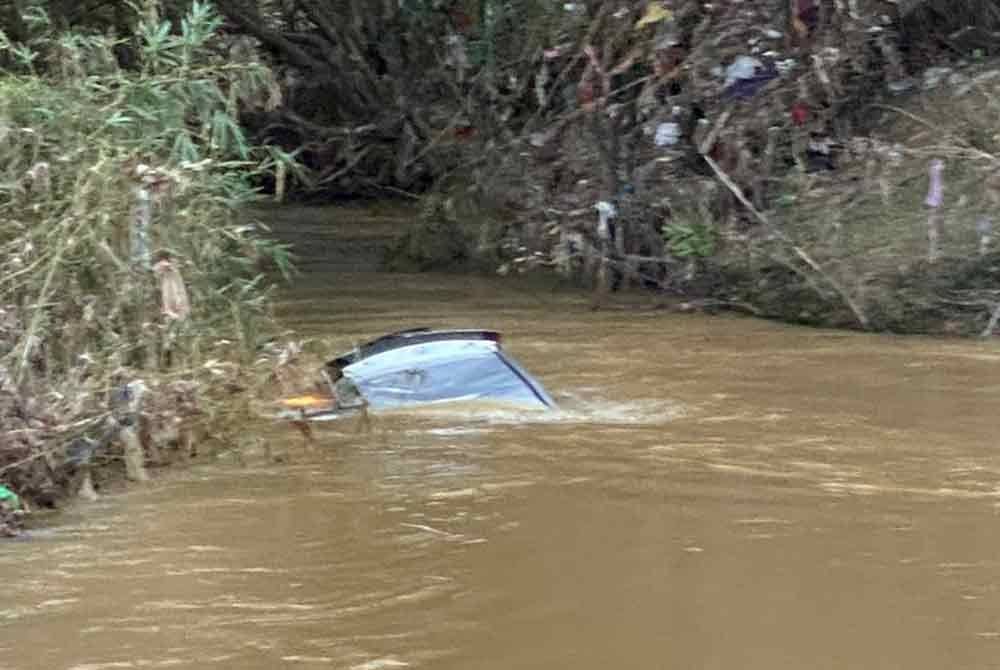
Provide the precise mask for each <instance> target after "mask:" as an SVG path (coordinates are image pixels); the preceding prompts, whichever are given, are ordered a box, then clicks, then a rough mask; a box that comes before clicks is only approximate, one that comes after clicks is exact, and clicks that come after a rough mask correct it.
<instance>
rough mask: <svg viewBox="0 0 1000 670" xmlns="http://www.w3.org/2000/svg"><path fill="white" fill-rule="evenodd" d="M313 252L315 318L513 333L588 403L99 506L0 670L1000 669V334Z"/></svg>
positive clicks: (482, 414)
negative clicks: (698, 302) (542, 285)
mask: <svg viewBox="0 0 1000 670" xmlns="http://www.w3.org/2000/svg"><path fill="white" fill-rule="evenodd" d="M345 225H346V224H345ZM307 266H308V267H309V271H308V272H307V273H306V274H305V275H304V276H303V277H302V278H301V279H300V281H299V282H298V283H297V284H296V285H295V286H294V287H293V288H291V289H289V290H288V291H287V292H286V294H285V296H284V298H283V302H282V307H281V316H282V318H283V319H284V320H285V321H286V323H287V324H288V325H289V326H290V327H294V328H297V329H299V330H300V331H301V332H303V333H306V334H311V335H315V336H323V337H327V338H329V342H330V347H331V349H336V348H338V347H341V346H348V345H350V344H351V343H353V342H354V341H356V340H357V339H359V338H363V337H367V336H370V335H373V334H378V333H381V332H384V331H386V330H390V329H396V328H399V327H404V326H411V325H419V324H431V325H444V326H485V327H492V328H497V329H499V330H501V331H503V332H504V333H506V334H507V346H508V348H509V350H510V351H511V352H513V353H514V355H515V356H516V357H517V358H519V359H520V360H521V362H523V363H524V364H525V366H526V367H528V369H530V370H531V371H532V372H534V373H535V374H536V375H537V376H538V377H539V378H540V379H541V380H542V381H543V382H544V383H545V385H546V386H547V387H548V389H549V390H550V392H552V394H553V395H554V396H555V397H556V398H557V400H558V401H559V403H560V405H561V408H562V409H561V411H560V412H558V413H555V414H553V415H538V414H530V413H519V412H516V411H510V410H503V409H501V408H491V407H456V408H452V409H440V408H439V409H436V410H435V411H433V412H416V413H411V414H403V413H400V414H392V415H383V416H378V417H375V419H374V421H373V424H374V425H373V428H372V431H371V432H370V433H358V432H357V431H356V426H355V425H353V424H349V423H348V424H339V423H338V424H326V425H324V426H323V427H322V428H321V430H320V433H319V444H318V445H317V447H316V448H315V449H314V450H313V451H311V452H307V451H305V450H304V449H303V447H302V443H301V440H300V438H298V437H297V436H296V435H294V434H292V433H291V432H287V433H286V432H285V431H283V430H271V429H267V430H265V432H264V435H265V437H266V439H268V440H271V441H273V442H275V443H280V442H282V441H285V444H281V445H279V446H282V447H283V448H285V449H286V450H287V451H288V453H289V455H290V460H289V461H288V462H286V463H271V462H268V461H267V460H265V459H264V458H262V457H258V458H251V459H249V461H248V463H247V465H245V466H238V465H235V464H232V463H230V462H227V461H225V460H223V461H221V462H218V463H211V464H201V465H198V466H196V467H194V468H192V469H190V470H185V471H174V472H170V473H167V474H165V475H161V476H160V477H159V478H158V479H157V480H156V481H154V482H153V483H151V484H149V485H146V486H141V487H135V488H134V489H131V490H129V491H128V492H126V493H124V494H120V495H114V496H109V497H105V498H103V499H102V500H101V501H100V502H98V503H96V504H93V505H90V506H87V507H82V508H80V509H78V510H75V511H72V512H69V513H67V514H66V515H65V516H64V518H63V520H62V521H63V522H62V523H61V524H60V525H58V526H57V527H55V528H53V529H51V530H49V531H46V532H45V533H41V534H38V535H36V536H35V537H33V538H31V539H30V540H28V541H23V542H12V543H7V544H4V545H2V546H0V575H2V578H3V583H4V588H3V590H2V595H0V668H3V669H5V670H30V669H35V668H37V669H40V670H41V669H46V670H51V669H62V668H65V669H74V670H104V669H118V668H199V669H201V668H250V669H257V668H259V669H262V670H263V669H270V668H323V667H329V668H347V669H358V670H375V669H379V668H403V667H414V668H435V669H438V668H441V669H450V668H455V669H458V668H461V669H470V668H482V669H497V670H501V669H503V670H510V669H513V668H546V669H548V668H578V669H584V668H594V669H595V670H596V669H600V670H607V669H608V668H699V669H700V668H706V669H708V668H720V669H722V668H726V669H728V668H741V669H750V668H753V669H757V668H759V669H762V670H785V669H800V668H808V669H810V670H817V669H825V668H830V669H834V668H836V669H843V668H879V669H882V668H905V669H907V670H920V669H924V668H926V669H932V668H933V669H935V670H938V669H940V668H995V667H998V664H1000V592H998V583H1000V517H998V503H1000V452H998V444H997V430H996V429H997V418H996V417H997V409H996V408H997V403H998V399H1000V382H998V379H1000V375H998V372H1000V349H998V348H997V346H996V345H994V344H992V343H982V342H972V341H941V340H935V339H921V338H893V337H882V336H869V335H861V334H845V333H838V332H828V331H816V330H806V329H801V328H794V327H787V326H781V325H777V324H772V323H765V322H761V321H755V320H751V319H744V318H735V317H733V318H730V317H715V318H710V317H703V316H689V315H668V314H665V313H663V312H657V311H649V310H646V311H643V310H634V311H628V312H620V311H608V312H596V313H595V312H593V311H591V310H590V309H589V302H588V300H587V299H586V297H584V296H578V295H572V294H565V293H559V292H544V291H543V292H535V293H529V292H527V291H525V290H522V289H521V288H518V287H517V286H512V285H510V284H506V283H504V282H502V281H497V280H493V279H486V278H470V277H458V276H443V275H419V276H418V275H407V276H403V275H386V274H375V273H369V272H357V271H355V270H356V269H357V268H353V269H352V268H351V267H347V268H345V267H335V269H334V271H323V270H322V269H321V266H320V265H318V264H316V263H312V264H307ZM248 429H250V428H249V427H248ZM262 430H263V429H262Z"/></svg>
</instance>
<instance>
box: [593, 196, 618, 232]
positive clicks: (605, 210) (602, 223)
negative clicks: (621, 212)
mask: <svg viewBox="0 0 1000 670" xmlns="http://www.w3.org/2000/svg"><path fill="white" fill-rule="evenodd" d="M594 209H596V210H597V236H598V237H600V238H601V239H607V238H608V237H609V236H610V234H611V227H610V225H609V223H610V221H611V219H613V218H615V217H616V216H618V208H617V207H615V206H614V205H613V204H612V203H610V202H608V201H607V200H601V201H599V202H598V203H597V204H596V205H594Z"/></svg>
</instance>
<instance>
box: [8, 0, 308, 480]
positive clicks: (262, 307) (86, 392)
mask: <svg viewBox="0 0 1000 670" xmlns="http://www.w3.org/2000/svg"><path fill="white" fill-rule="evenodd" d="M220 24H221V19H220V18H219V16H218V15H217V14H216V13H215V12H214V11H213V10H212V9H211V7H210V6H209V5H208V4H205V3H201V2H195V3H192V4H191V6H190V9H189V12H188V13H187V15H186V16H185V17H184V18H183V20H182V22H181V25H180V30H178V31H174V30H171V27H170V25H169V24H168V23H166V22H161V21H158V20H156V18H155V16H150V15H148V14H147V15H145V16H143V17H141V18H139V19H138V20H137V23H136V24H135V27H134V31H135V33H134V35H135V36H134V39H131V40H124V39H119V38H115V37H109V36H107V35H105V34H99V33H95V32H90V31H86V30H80V31H76V32H65V31H63V30H60V28H59V26H57V25H53V24H52V23H51V22H50V20H49V17H48V16H47V15H46V14H45V13H44V12H42V11H41V9H40V8H38V7H34V8H32V10H31V11H30V12H26V14H25V25H24V28H25V30H27V31H29V32H28V34H27V35H25V36H23V37H24V41H22V42H19V43H13V42H11V41H10V40H9V39H6V38H2V39H3V41H2V42H0V47H2V50H3V54H4V55H5V56H6V57H7V58H8V62H9V63H10V66H9V68H8V70H7V72H6V73H4V74H3V75H2V76H0V218H2V220H3V222H4V223H3V226H0V361H2V365H0V478H2V480H3V481H4V482H6V483H8V484H9V485H11V487H12V488H13V489H14V490H17V491H18V492H20V493H21V494H22V495H24V496H25V497H27V498H28V499H29V500H37V499H52V498H53V497H58V496H59V495H61V493H62V487H65V486H67V485H68V483H69V479H72V477H71V476H70V475H71V474H72V472H71V470H72V468H66V467H64V466H63V464H64V462H65V460H66V452H65V451H64V448H65V447H66V445H68V444H70V443H71V442H73V441H74V440H77V442H76V444H77V445H79V444H80V443H79V441H78V440H80V439H98V438H99V436H100V435H102V434H105V433H106V432H107V428H108V424H107V421H108V411H109V409H114V407H113V403H112V404H109V398H112V397H113V396H114V395H115V393H117V392H118V389H120V388H121V385H122V384H124V383H127V382H131V381H135V380H142V382H143V384H144V385H145V386H146V387H147V388H148V389H150V390H151V392H152V393H151V394H150V397H151V398H153V399H154V400H152V401H151V403H152V404H151V405H150V406H149V407H148V408H144V409H143V416H144V421H147V422H149V423H150V424H151V425H153V424H157V423H170V422H171V421H172V417H175V416H178V415H180V414H182V413H183V412H185V411H186V412H187V413H188V414H194V413H199V414H202V415H208V414H211V413H212V412H213V410H212V406H213V404H212V402H211V398H213V397H217V396H220V395H223V394H224V392H223V390H222V388H221V387H222V385H231V384H233V383H234V382H236V381H237V379H238V378H240V377H242V376H245V375H244V373H243V372H242V371H243V370H245V369H250V366H251V364H253V363H254V361H255V357H256V356H257V355H258V354H257V352H258V351H259V348H260V346H261V344H262V343H263V341H264V338H266V337H267V336H268V326H267V325H266V323H267V320H268V318H267V317H268V312H269V309H268V287H267V282H266V281H265V280H264V278H263V275H262V273H261V267H262V265H263V264H264V263H265V262H269V263H275V264H277V266H278V267H279V268H280V269H281V270H282V271H285V272H288V271H289V265H288V254H287V251H286V250H285V249H284V248H282V247H280V246H277V245H275V244H273V243H272V242H269V241H268V240H267V239H266V238H264V237H262V236H261V235H259V232H260V231H259V230H258V228H257V227H256V226H255V225H254V224H253V222H252V221H247V220H243V218H242V215H241V214H240V208H241V207H243V206H244V205H246V204H247V203H250V202H252V201H253V200H255V199H256V198H257V197H258V195H257V191H256V189H255V188H254V186H253V184H254V183H255V181H256V180H257V179H259V178H260V177H261V176H262V175H266V174H270V173H273V172H274V171H275V168H276V167H277V166H278V163H279V162H281V161H284V160H286V158H287V157H286V156H284V155H283V154H280V153H277V152H272V151H264V150H261V149H260V148H257V147H254V146H252V145H251V144H250V143H249V142H248V141H247V139H246V137H245V135H244V133H243V131H242V129H241V128H240V124H239V118H238V114H239V109H240V108H241V107H243V106H247V105H252V104H254V101H256V100H266V99H267V97H268V94H269V90H270V89H272V88H273V79H272V78H271V75H270V73H269V71H268V70H267V69H266V68H265V67H264V66H263V65H262V64H261V63H260V62H259V61H257V60H256V59H253V58H251V59H248V60H245V61H239V60H234V59H233V58H231V57H229V56H227V55H226V54H225V52H224V51H222V50H220V47H222V46H224V43H223V42H221V41H220V37H219V35H218V29H219V27H220ZM127 43H129V44H132V45H134V48H135V52H134V54H133V56H134V62H133V63H132V66H131V67H128V68H124V67H122V66H121V65H120V64H119V61H118V58H117V57H116V53H118V51H119V50H120V49H121V48H122V47H123V46H126V44H127ZM181 395H183V396H184V397H185V398H186V399H187V401H186V402H187V405H185V407H181V406H180V405H181V404H182V403H173V402H171V401H170V400H169V399H170V398H174V397H180V396H181ZM153 405H155V407H154V406H153ZM106 456H107V454H100V457H102V458H103V457H106ZM67 478H69V479H67Z"/></svg>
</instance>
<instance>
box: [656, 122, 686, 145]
mask: <svg viewBox="0 0 1000 670" xmlns="http://www.w3.org/2000/svg"><path fill="white" fill-rule="evenodd" d="M680 139H681V127H680V125H678V124H677V123H674V122H673V121H668V122H667V123H661V124H660V125H658V126H657V127H656V136H655V137H654V138H653V142H655V143H656V146H658V147H672V146H674V145H675V144H677V143H678V142H679V141H680Z"/></svg>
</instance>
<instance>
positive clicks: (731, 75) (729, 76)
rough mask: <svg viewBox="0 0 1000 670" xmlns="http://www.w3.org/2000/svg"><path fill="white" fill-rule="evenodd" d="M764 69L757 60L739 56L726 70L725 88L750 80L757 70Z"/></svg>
mask: <svg viewBox="0 0 1000 670" xmlns="http://www.w3.org/2000/svg"><path fill="white" fill-rule="evenodd" d="M761 67H764V64H763V63H761V62H760V61H759V60H758V59H756V58H753V57H752V56H740V57H738V58H737V59H736V60H734V61H733V62H732V64H731V65H729V67H727V68H726V86H730V85H732V84H733V83H735V82H737V81H740V80H741V79H750V78H751V77H753V76H754V74H756V72H757V68H761Z"/></svg>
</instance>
